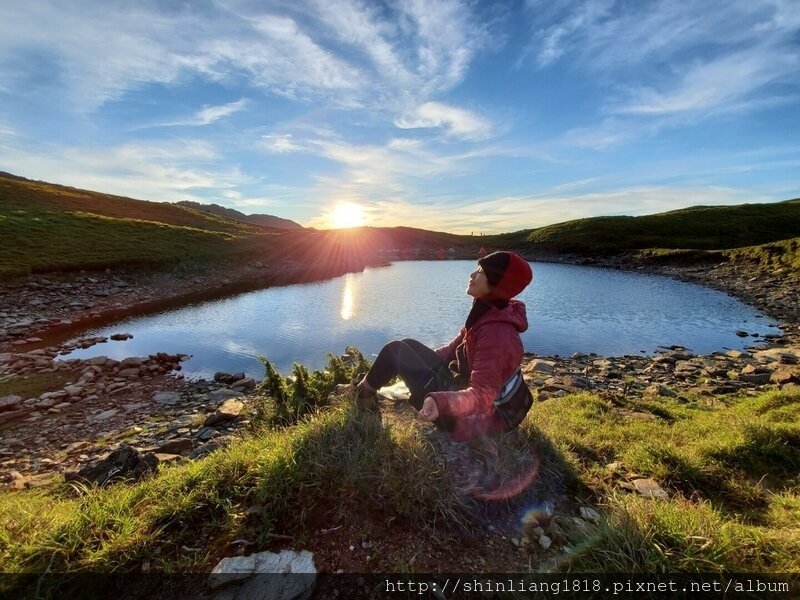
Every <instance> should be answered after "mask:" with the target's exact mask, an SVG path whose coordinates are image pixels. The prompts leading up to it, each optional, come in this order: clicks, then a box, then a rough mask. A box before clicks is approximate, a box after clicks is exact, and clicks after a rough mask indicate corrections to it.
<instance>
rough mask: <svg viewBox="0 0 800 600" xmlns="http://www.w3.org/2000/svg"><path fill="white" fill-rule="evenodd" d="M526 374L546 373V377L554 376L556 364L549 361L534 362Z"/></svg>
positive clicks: (526, 370)
mask: <svg viewBox="0 0 800 600" xmlns="http://www.w3.org/2000/svg"><path fill="white" fill-rule="evenodd" d="M525 372H526V373H529V374H530V373H535V372H539V373H544V374H545V375H553V374H554V373H555V372H556V364H555V363H554V362H552V361H547V360H539V359H536V360H532V361H531V362H530V363H528V366H527V368H526V369H525Z"/></svg>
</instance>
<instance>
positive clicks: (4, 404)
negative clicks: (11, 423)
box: [0, 396, 22, 411]
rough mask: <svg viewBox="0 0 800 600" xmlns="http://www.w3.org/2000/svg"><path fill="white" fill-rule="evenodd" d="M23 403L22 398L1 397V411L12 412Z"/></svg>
mask: <svg viewBox="0 0 800 600" xmlns="http://www.w3.org/2000/svg"><path fill="white" fill-rule="evenodd" d="M20 402H22V396H3V397H0V411H3V410H10V409H12V408H14V407H15V406H17V405H18V404H19V403H20Z"/></svg>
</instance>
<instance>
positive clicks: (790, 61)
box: [616, 44, 800, 115]
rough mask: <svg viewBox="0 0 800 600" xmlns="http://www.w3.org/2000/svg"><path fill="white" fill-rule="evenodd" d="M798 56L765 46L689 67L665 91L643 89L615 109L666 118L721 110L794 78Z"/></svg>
mask: <svg viewBox="0 0 800 600" xmlns="http://www.w3.org/2000/svg"><path fill="white" fill-rule="evenodd" d="M798 72H800V53H788V52H780V51H778V50H776V49H775V48H773V47H772V46H771V45H769V44H765V45H761V46H758V47H754V48H748V49H747V50H743V51H740V52H735V53H733V54H729V55H726V56H723V57H720V58H716V59H713V60H709V61H708V62H705V63H700V64H696V65H693V66H691V67H689V68H688V69H687V70H686V71H685V72H684V73H683V74H682V75H681V76H680V77H679V79H678V80H677V82H675V83H674V84H673V86H671V87H670V89H668V90H666V91H659V90H657V89H655V88H653V87H645V88H641V89H638V90H636V91H634V92H633V93H632V94H631V98H630V100H629V101H627V102H626V103H625V104H623V105H622V106H620V107H618V108H617V109H616V112H619V113H630V114H638V115H669V114H675V113H687V112H688V113H691V112H706V111H713V110H715V109H721V110H724V109H726V108H727V107H730V106H732V105H733V106H735V105H736V103H737V102H740V101H741V100H742V99H744V98H747V97H748V95H749V94H751V93H752V92H754V91H755V90H757V89H760V88H762V87H764V86H766V85H768V84H770V83H779V82H781V81H782V80H788V78H790V77H791V78H792V79H794V78H796V74H797V73H798Z"/></svg>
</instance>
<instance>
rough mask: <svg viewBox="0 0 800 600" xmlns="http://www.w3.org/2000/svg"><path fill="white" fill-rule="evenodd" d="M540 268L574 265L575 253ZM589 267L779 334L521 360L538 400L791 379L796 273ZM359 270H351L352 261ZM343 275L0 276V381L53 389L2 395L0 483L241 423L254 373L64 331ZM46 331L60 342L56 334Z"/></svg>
mask: <svg viewBox="0 0 800 600" xmlns="http://www.w3.org/2000/svg"><path fill="white" fill-rule="evenodd" d="M528 258H530V259H531V260H537V261H541V260H542V259H541V257H528ZM547 262H562V263H573V264H585V263H586V261H584V260H582V259H580V258H577V259H576V258H573V257H562V258H561V259H557V258H556V259H553V260H548V261H547ZM591 265H592V266H597V267H606V268H614V269H629V270H637V271H644V272H648V273H656V274H660V275H665V276H668V277H673V278H677V279H682V280H686V281H692V282H694V283H700V284H702V285H706V286H708V287H713V288H715V289H720V290H723V291H725V292H727V293H729V294H732V295H734V296H737V297H739V298H740V299H742V300H743V301H745V302H746V303H748V304H751V305H752V306H755V307H756V308H758V309H759V310H760V311H762V312H764V313H765V314H767V315H769V316H770V317H772V318H774V319H776V320H778V321H780V323H781V328H782V331H783V335H782V336H778V335H775V336H768V337H766V339H765V338H758V339H757V338H754V339H753V341H754V342H761V344H760V347H759V349H758V350H755V351H753V352H746V351H745V352H742V351H731V352H727V353H725V352H716V353H712V354H710V355H699V356H695V355H693V354H691V353H690V352H688V351H687V350H685V349H683V348H678V347H673V348H671V349H665V351H664V352H662V353H660V354H658V355H656V356H653V357H647V356H621V357H600V356H597V355H590V354H580V353H578V354H575V355H573V356H571V357H557V356H555V357H553V356H537V355H534V354H526V356H525V360H524V372H525V375H526V380H527V382H528V384H529V385H531V387H532V388H533V389H534V390H536V392H537V395H538V399H539V400H541V401H545V400H548V399H552V398H558V397H561V396H565V395H568V394H572V393H576V392H581V391H591V392H594V393H599V394H604V395H609V396H615V395H619V396H624V397H642V398H645V397H648V396H653V397H656V396H660V395H664V396H672V397H679V398H682V397H685V398H686V400H687V401H689V399H690V398H707V399H709V401H711V400H713V398H715V397H716V396H719V395H724V394H742V393H745V394H756V393H759V392H761V391H763V390H765V389H774V388H792V387H796V386H797V383H798V382H800V367H798V366H797V365H798V362H800V329H798V323H800V317H799V316H798V314H797V311H798V308H797V306H796V302H792V301H791V300H792V299H793V298H796V297H797V295H796V289H797V280H796V279H794V278H792V277H791V274H788V273H777V274H772V273H764V272H760V271H759V270H758V269H756V268H745V267H742V266H740V265H730V264H726V263H721V264H715V265H710V266H709V265H699V266H698V265H689V266H686V265H652V264H644V263H642V262H639V261H635V260H631V259H628V258H625V257H622V258H614V259H607V260H593V261H591ZM359 266H360V268H357V269H354V270H361V269H363V265H359ZM370 266H379V265H378V264H374V265H370ZM341 274H342V273H335V274H326V273H323V274H321V275H323V276H320V274H319V273H316V274H315V273H313V272H310V270H309V269H308V268H306V267H304V266H303V265H300V264H297V263H292V262H290V261H285V262H284V263H282V264H280V265H277V266H273V267H269V266H266V265H261V264H260V263H255V264H252V265H239V266H238V267H237V268H235V269H232V268H229V267H224V266H223V267H214V268H211V269H207V270H203V271H188V272H182V273H170V274H164V273H135V272H133V273H120V272H112V271H107V272H105V273H95V274H87V273H73V274H61V275H33V276H30V277H28V278H25V279H24V280H20V281H17V282H15V283H11V284H9V283H6V284H3V285H2V286H0V297H2V296H5V297H6V298H10V297H11V295H12V294H15V295H16V300H17V304H16V306H20V305H21V304H22V302H21V301H22V300H25V301H26V306H29V307H30V308H31V312H32V313H33V314H30V313H28V317H27V318H26V319H25V320H23V319H18V315H19V313H13V315H12V318H9V317H8V315H9V311H8V309H6V311H4V312H0V318H2V319H4V321H1V322H0V323H3V324H4V325H5V326H4V327H3V328H2V329H1V330H0V343H2V346H0V379H3V378H4V377H7V376H9V375H13V376H14V377H19V376H35V377H45V378H47V377H53V378H54V381H55V382H56V383H54V384H53V385H55V389H52V390H48V391H46V392H43V393H41V394H39V395H37V396H36V397H21V396H22V395H23V394H19V395H18V400H17V401H16V402H14V400H4V402H5V404H3V405H2V406H0V427H2V428H3V429H7V427H9V426H11V427H13V435H12V436H8V435H5V436H4V440H3V442H0V466H2V470H0V480H2V481H3V482H4V483H6V484H8V485H11V486H12V487H16V488H20V487H31V486H35V485H39V484H45V483H46V482H48V481H49V480H50V479H51V477H52V476H53V475H56V474H58V473H65V472H70V471H74V470H75V469H77V468H80V467H81V466H83V465H86V464H88V463H91V462H92V461H95V460H97V459H98V458H100V457H102V456H103V455H105V454H108V452H110V451H112V450H114V449H116V448H118V447H120V445H122V444H127V443H130V444H132V445H133V446H134V447H136V448H138V449H139V450H140V451H142V452H150V453H155V454H156V455H159V456H160V457H161V458H160V460H162V461H165V462H171V461H174V460H185V459H186V458H187V457H192V456H193V457H198V456H202V455H203V454H204V453H207V452H209V451H212V450H213V449H215V448H216V447H219V446H220V445H224V444H226V443H229V442H230V441H231V440H233V439H234V438H235V437H236V436H237V435H240V434H241V433H242V432H243V431H245V430H246V429H247V428H248V425H249V420H248V419H247V412H248V409H249V406H250V396H249V394H250V393H251V392H252V391H253V389H254V387H255V385H256V382H255V381H254V380H252V379H249V378H246V377H234V378H232V379H228V380H226V381H225V382H223V381H215V382H211V381H196V382H186V381H183V380H182V378H181V376H180V375H179V374H176V372H175V371H176V369H180V362H181V360H182V358H185V357H181V356H170V355H163V356H162V355H161V354H159V355H153V356H150V357H139V358H140V360H139V361H137V360H135V357H131V359H130V360H129V361H128V363H126V362H125V361H119V362H118V361H114V360H112V359H105V358H104V357H99V358H97V359H86V360H78V359H71V360H60V359H59V358H58V357H59V356H60V355H61V354H63V353H65V351H66V350H67V349H68V348H69V347H70V346H71V347H88V345H93V344H97V343H113V340H99V339H92V338H83V339H79V340H77V342H75V341H73V342H72V344H70V345H69V346H68V345H65V344H66V339H67V338H69V336H70V335H71V333H70V332H72V331H76V330H77V329H84V328H86V327H89V326H94V325H96V324H97V323H98V322H101V321H103V320H107V321H106V322H110V321H112V320H114V319H116V318H119V317H120V316H121V314H122V313H123V312H125V311H146V310H150V309H155V308H156V307H158V306H163V305H164V303H165V302H178V303H180V302H186V301H187V300H186V299H187V298H192V297H201V296H202V297H209V296H213V295H215V294H216V295H219V296H224V295H229V294H232V293H238V292H241V291H245V289H258V288H259V287H267V286H268V285H290V284H293V283H302V282H307V281H314V280H320V279H328V278H330V277H335V276H338V275H341ZM793 294H795V295H794V296H793ZM4 306H12V307H13V306H15V305H14V304H13V303H6V304H4ZM3 315H6V316H3ZM13 319H17V320H16V321H14V320H13ZM26 320H27V321H28V322H27V324H26ZM66 321H69V322H68V323H67V322H66ZM9 322H12V326H11V327H8V323H9ZM743 333H744V332H743ZM54 336H55V337H54ZM58 336H62V339H60V341H54V340H59V337H58ZM126 360H128V359H126ZM134 363H135V364H134ZM0 396H4V393H0ZM8 397H9V398H10V397H11V396H8ZM231 397H235V398H236V402H238V403H239V406H237V408H238V412H236V413H235V414H230V415H228V416H226V417H225V418H223V419H221V420H218V421H216V422H212V423H211V424H208V421H209V418H210V416H211V415H213V414H215V413H217V412H219V410H220V409H221V406H222V404H223V403H224V401H225V400H228V399H229V398H231ZM154 417H157V419H154ZM212 421H213V419H212ZM9 431H10V430H9Z"/></svg>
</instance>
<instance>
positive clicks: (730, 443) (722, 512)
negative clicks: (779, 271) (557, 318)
mask: <svg viewBox="0 0 800 600" xmlns="http://www.w3.org/2000/svg"><path fill="white" fill-rule="evenodd" d="M719 400H721V402H719V403H718V404H719V406H716V407H712V406H710V405H709V404H707V403H706V402H704V401H700V400H697V401H694V402H690V403H688V404H683V403H679V402H677V401H675V400H672V399H667V398H660V399H658V401H657V402H656V406H653V407H651V408H650V410H648V406H647V404H646V403H644V404H643V403H641V402H640V403H635V404H633V405H626V403H625V402H624V401H621V400H619V399H603V398H599V397H597V396H593V395H590V394H582V395H576V396H569V397H566V398H563V399H562V400H559V401H548V402H545V403H544V404H540V405H537V407H536V412H535V416H534V419H533V420H532V421H529V422H528V423H527V424H526V426H527V427H538V428H540V429H541V430H542V431H543V432H544V433H545V434H546V435H548V436H549V437H550V439H551V440H552V441H553V443H554V445H555V447H556V448H558V449H559V451H560V452H562V453H563V455H564V457H565V462H566V463H567V464H569V465H571V467H572V468H573V469H574V470H575V472H577V473H579V474H580V483H581V488H582V491H583V493H587V494H592V495H593V496H594V497H595V498H596V500H597V501H598V502H600V503H601V504H602V505H603V508H604V509H605V514H606V515H607V522H606V523H605V524H604V525H603V526H602V527H601V528H600V529H599V531H598V532H597V534H596V536H595V537H594V538H593V539H591V540H589V541H587V543H586V544H585V545H583V546H581V547H580V549H579V551H578V552H576V553H574V554H573V555H571V558H570V559H569V560H568V561H566V562H565V563H563V564H562V565H561V568H563V569H571V570H576V571H581V570H583V571H598V570H600V571H603V570H615V571H633V572H650V571H657V572H670V571H706V572H709V571H713V572H721V571H725V570H729V571H739V572H800V560H799V559H798V558H797V557H798V556H799V555H800V510H799V509H800V394H798V393H797V392H794V393H781V392H769V393H766V394H762V395H760V396H758V397H756V398H722V399H719ZM654 408H657V410H653V409H654ZM630 410H636V411H637V412H650V413H651V414H653V415H654V416H655V417H656V418H655V419H651V420H643V419H632V418H630V417H629V416H627V411H630ZM665 417H667V418H665ZM614 462H616V463H619V464H620V465H621V468H620V469H617V470H616V471H612V470H610V469H609V468H608V465H609V464H610V463H614ZM620 471H621V472H622V473H623V474H624V473H635V474H636V476H638V477H649V478H653V479H655V480H657V481H658V482H659V483H660V484H661V485H662V486H663V487H664V488H665V489H667V490H669V492H670V493H671V498H670V499H669V500H667V501H656V500H649V499H644V498H641V497H639V496H637V495H634V494H629V493H626V492H624V491H623V488H622V487H621V486H620V482H621V480H620ZM631 477H633V476H631Z"/></svg>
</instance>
